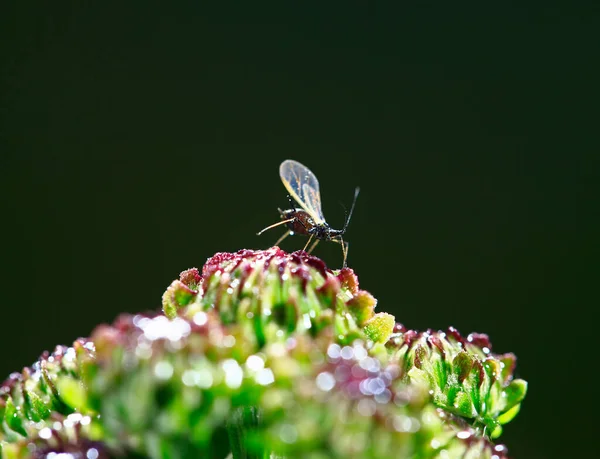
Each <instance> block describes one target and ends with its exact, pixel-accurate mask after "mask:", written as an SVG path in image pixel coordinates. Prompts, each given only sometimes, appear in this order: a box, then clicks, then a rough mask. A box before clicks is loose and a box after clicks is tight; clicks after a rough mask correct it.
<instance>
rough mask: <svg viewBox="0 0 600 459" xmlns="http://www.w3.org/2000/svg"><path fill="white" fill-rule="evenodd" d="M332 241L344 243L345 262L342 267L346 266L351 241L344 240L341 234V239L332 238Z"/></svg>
mask: <svg viewBox="0 0 600 459" xmlns="http://www.w3.org/2000/svg"><path fill="white" fill-rule="evenodd" d="M332 241H333V242H337V243H338V244H341V245H342V253H343V254H344V263H343V265H342V268H346V267H347V264H346V260H347V259H348V246H349V245H350V243H349V242H348V241H344V239H342V237H341V236H340V238H339V239H332Z"/></svg>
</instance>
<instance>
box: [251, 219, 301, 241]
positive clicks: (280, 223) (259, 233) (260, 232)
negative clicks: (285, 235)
mask: <svg viewBox="0 0 600 459" xmlns="http://www.w3.org/2000/svg"><path fill="white" fill-rule="evenodd" d="M294 220H295V217H292V218H288V219H287V220H282V221H280V222H277V223H273V224H272V225H269V226H267V227H266V228H264V229H261V230H260V231H259V232H258V233H256V235H257V236H260V235H261V234H262V233H264V232H265V231H267V230H270V229H271V228H275V227H276V226H279V225H285V224H286V223H289V222H293V221H294Z"/></svg>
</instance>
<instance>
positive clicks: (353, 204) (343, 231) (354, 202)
mask: <svg viewBox="0 0 600 459" xmlns="http://www.w3.org/2000/svg"><path fill="white" fill-rule="evenodd" d="M358 193H360V188H359V187H356V188H355V189H354V200H353V201H352V207H350V213H349V214H348V217H347V218H346V223H344V228H343V229H342V233H345V232H346V228H348V223H350V219H351V218H352V212H354V206H355V205H356V198H358Z"/></svg>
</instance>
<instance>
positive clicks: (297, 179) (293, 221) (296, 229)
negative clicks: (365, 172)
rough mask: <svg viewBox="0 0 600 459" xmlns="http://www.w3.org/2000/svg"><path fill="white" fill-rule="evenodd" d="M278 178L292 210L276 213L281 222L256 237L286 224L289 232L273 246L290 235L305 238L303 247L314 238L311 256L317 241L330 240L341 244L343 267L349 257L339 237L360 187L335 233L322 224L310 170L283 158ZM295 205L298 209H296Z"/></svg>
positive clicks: (317, 184) (323, 222)
mask: <svg viewBox="0 0 600 459" xmlns="http://www.w3.org/2000/svg"><path fill="white" fill-rule="evenodd" d="M279 176H280V177H281V181H282V182H283V184H284V185H285V187H286V189H287V190H288V192H289V195H288V199H289V201H290V205H291V208H290V209H287V210H281V209H277V210H279V214H280V216H281V221H280V222H278V223H275V224H273V225H270V226H267V227H266V228H264V229H263V230H261V231H259V232H258V233H257V234H258V235H259V236H260V235H261V234H262V233H264V232H265V231H267V230H269V229H271V228H275V227H276V226H279V225H287V227H288V230H287V231H286V232H285V234H284V235H283V236H281V237H280V238H279V240H278V241H277V242H276V243H275V245H279V244H280V243H281V241H283V240H284V239H285V238H286V237H288V236H289V235H293V234H295V233H297V234H304V235H307V236H308V241H307V242H306V245H305V246H304V249H303V250H305V251H306V248H307V247H308V245H309V244H310V242H311V241H312V240H313V239H315V242H314V243H313V245H312V246H311V247H310V249H309V250H308V253H311V252H312V251H313V250H314V248H315V247H316V246H317V244H318V243H319V241H332V242H337V243H338V244H341V246H342V252H343V254H344V264H343V266H344V268H345V267H346V259H347V258H348V242H347V241H344V239H343V238H342V236H343V234H344V233H345V232H346V229H347V228H348V223H350V218H351V217H352V212H353V211H354V205H355V204H356V198H357V197H358V193H359V191H360V188H359V187H356V189H355V190H354V201H352V207H351V208H350V212H349V213H347V215H346V222H345V223H344V227H343V228H342V229H339V230H336V229H333V228H331V227H330V226H329V225H328V224H327V222H326V221H325V217H324V216H323V211H322V210H321V194H320V193H319V181H318V180H317V177H316V176H315V174H313V173H312V171H311V170H310V169H309V168H308V167H306V166H304V165H303V164H300V163H299V162H298V161H294V160H291V159H286V160H285V161H284V162H282V163H281V166H279ZM298 205H299V206H300V207H299V208H298Z"/></svg>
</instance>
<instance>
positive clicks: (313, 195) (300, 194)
mask: <svg viewBox="0 0 600 459" xmlns="http://www.w3.org/2000/svg"><path fill="white" fill-rule="evenodd" d="M279 175H280V177H281V181H282V182H283V184H284V185H285V187H286V189H287V190H288V192H289V193H290V195H291V196H292V198H294V199H295V200H296V202H298V204H300V206H301V207H302V208H303V209H304V210H305V211H306V212H308V213H309V214H310V216H311V217H312V219H313V220H314V221H315V223H317V224H320V223H325V217H323V211H322V210H321V194H320V192H319V181H318V180H317V177H315V174H313V173H312V172H311V170H310V169H308V168H307V167H306V166H303V165H302V164H300V163H299V162H297V161H293V160H291V159H287V160H285V161H284V162H282V163H281V166H279Z"/></svg>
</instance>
